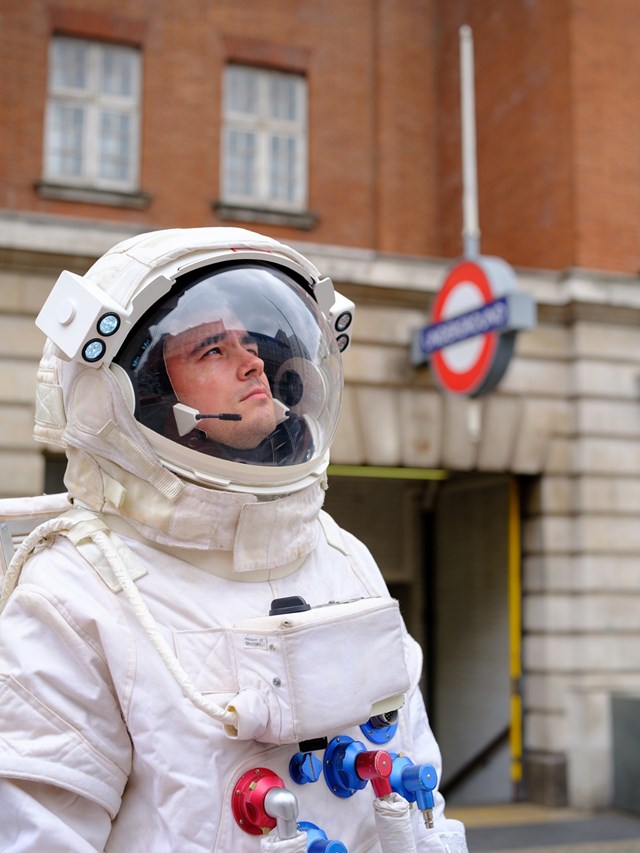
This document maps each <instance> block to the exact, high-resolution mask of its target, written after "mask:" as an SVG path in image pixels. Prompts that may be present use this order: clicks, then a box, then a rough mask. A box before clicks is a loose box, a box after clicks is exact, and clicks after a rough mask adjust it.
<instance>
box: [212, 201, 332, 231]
mask: <svg viewBox="0 0 640 853" xmlns="http://www.w3.org/2000/svg"><path fill="white" fill-rule="evenodd" d="M211 207H212V209H213V210H214V211H215V213H216V215H217V216H219V217H220V219H228V220H231V221H233V222H264V223H266V224H267V225H285V226H288V227H289V228H301V229H303V230H305V231H311V229H312V228H315V227H316V225H317V224H318V216H317V214H315V213H311V212H309V211H306V212H304V213H295V212H292V211H287V210H271V209H269V208H265V207H250V206H248V205H240V204H228V203H226V202H224V201H213V202H211Z"/></svg>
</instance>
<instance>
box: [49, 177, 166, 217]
mask: <svg viewBox="0 0 640 853" xmlns="http://www.w3.org/2000/svg"><path fill="white" fill-rule="evenodd" d="M35 189H36V192H37V193H38V195H39V196H40V198H46V199H55V200H57V201H79V202H85V203H87V204H105V205H109V206H110V207H130V208H135V209H136V210H142V209H143V208H145V207H148V205H149V203H150V201H151V196H150V195H149V194H148V193H144V192H133V193H132V192H120V191H118V190H100V189H96V188H95V187H75V186H73V185H71V184H52V183H49V182H48V181H38V182H37V183H36V184H35Z"/></svg>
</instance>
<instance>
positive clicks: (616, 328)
mask: <svg viewBox="0 0 640 853" xmlns="http://www.w3.org/2000/svg"><path fill="white" fill-rule="evenodd" d="M463 24H468V25H470V26H471V28H472V30H473V37H474V45H475V72H476V77H475V80H476V86H475V94H476V116H477V166H478V190H479V209H480V227H481V249H482V252H483V253H484V254H487V255H497V256H499V257H502V258H504V259H506V260H507V261H508V262H509V263H510V264H511V265H512V266H513V267H514V268H515V269H516V270H517V274H518V281H519V284H520V286H521V287H522V289H524V290H526V291H528V292H529V293H530V294H531V295H532V296H533V297H534V298H535V300H536V302H537V306H538V325H537V327H536V328H535V329H534V330H532V331H530V332H527V333H523V334H521V335H520V336H519V337H518V343H517V347H516V352H515V358H514V359H513V361H512V363H511V365H510V367H509V370H508V372H507V374H506V377H505V379H504V380H503V382H502V383H501V385H500V387H499V388H498V389H497V390H496V391H494V392H493V393H492V394H489V395H487V397H485V398H482V399H481V400H480V401H469V400H467V399H466V398H459V397H455V396H451V395H448V394H446V393H444V392H442V391H441V390H440V389H439V388H438V387H436V385H435V383H434V381H433V378H432V376H431V374H430V372H429V370H428V368H426V367H421V368H415V367H413V366H412V364H411V362H410V358H409V350H410V341H411V336H412V331H413V330H414V329H415V328H417V327H419V326H421V325H423V324H424V323H425V322H426V318H427V307H428V305H429V303H430V302H431V300H432V297H433V295H434V293H435V292H436V290H437V288H438V286H439V284H440V282H441V281H442V278H443V275H444V271H445V266H446V265H447V264H448V263H449V262H450V261H451V260H452V259H454V258H456V257H457V256H459V255H460V254H461V252H462V237H461V229H462V213H461V197H462V181H461V166H460V161H461V141H460V140H461V128H460V71H459V27H460V26H461V25H463ZM639 32H640V7H638V5H637V3H636V2H634V0H612V2H611V3H609V4H602V3H601V2H598V0H539V2H531V0H476V2H471V0H376V2H365V0H350V2H348V3H346V2H344V0H325V2H322V3H320V2H314V0H299V2H295V3H294V2H291V0H272V2H270V3H268V4H265V3H263V2H258V0H233V2H232V0H217V2H208V0H190V2H189V3H186V4H181V5H180V6H179V8H178V6H177V5H176V4H175V3H171V2H168V0H155V2H153V3H152V2H150V0H129V2H127V3H126V4H122V3H116V2H114V0H51V2H49V0H21V2H18V1H17V0H5V2H3V3H2V6H1V7H0V115H1V116H2V131H3V132H2V133H1V134H0V377H1V378H0V492H1V493H2V494H3V495H6V496H10V495H15V494H33V493H37V492H39V491H41V490H42V489H43V488H46V489H50V488H51V487H52V486H53V487H59V486H60V479H59V469H60V466H61V460H60V457H59V456H56V455H55V454H52V453H50V452H46V451H47V449H46V448H45V452H43V448H41V447H39V446H36V445H35V444H34V443H33V441H32V439H31V423H32V418H33V393H34V391H33V389H34V376H35V369H36V364H37V360H38V357H39V353H40V351H41V348H42V338H41V336H40V334H39V333H38V332H37V331H36V330H35V328H34V325H33V318H34V316H35V314H36V313H37V311H38V310H39V307H40V306H41V304H42V302H43V301H44V298H45V297H46V294H47V293H48V291H49V290H50V288H51V286H52V284H53V282H54V281H55V278H56V276H57V274H58V273H59V272H60V270H61V269H63V268H67V269H72V270H74V271H76V272H80V273H82V272H83V271H84V270H86V269H87V268H88V266H89V265H90V264H91V262H92V261H93V260H94V259H95V257H97V256H98V255H100V254H102V252H103V251H105V250H106V249H107V248H109V247H110V246H111V245H113V244H114V243H115V242H117V241H118V240H119V239H121V238H123V237H126V236H129V235H131V234H133V233H136V232H141V231H146V230H154V229H159V228H167V227H175V226H184V227H189V226H201V225H229V224H240V225H243V226H246V227H249V228H253V229H255V230H259V231H260V230H262V231H265V232H267V233H269V234H271V235H272V236H274V237H276V238H280V239H283V240H285V241H291V242H293V243H294V244H295V245H296V246H297V247H299V248H301V249H302V250H303V251H306V252H307V253H308V254H309V255H310V257H311V258H312V260H314V262H315V263H316V264H317V265H318V267H319V268H321V269H322V270H323V272H326V273H328V274H330V275H331V276H332V278H333V279H334V281H335V282H336V284H337V285H338V286H339V288H340V290H341V291H343V292H344V293H345V294H346V295H347V296H350V297H351V298H353V299H354V300H355V301H356V302H357V303H358V321H357V325H356V329H355V337H354V342H353V346H352V348H351V350H350V351H349V353H348V354H347V356H346V357H345V373H346V394H345V405H344V414H343V418H342V423H341V427H340V431H339V434H338V437H337V439H336V443H335V447H334V452H333V457H332V458H333V462H334V469H333V476H332V479H331V483H332V486H331V489H330V490H329V492H328V496H327V505H328V507H329V508H330V509H331V510H332V511H333V512H334V513H335V514H336V515H337V516H338V517H339V518H340V520H342V521H344V522H345V526H348V527H350V528H351V529H354V531H355V532H356V533H358V534H359V535H361V536H362V537H363V538H364V539H365V540H366V541H367V542H368V543H369V544H370V546H371V548H372V550H373V551H374V553H375V554H376V556H377V558H378V560H379V562H380V563H381V566H382V568H383V570H384V572H385V575H386V576H387V579H388V580H389V583H390V585H391V587H392V589H393V591H394V592H395V593H396V594H397V595H398V597H399V598H400V600H401V602H402V604H403V607H404V609H405V614H406V616H407V621H408V622H409V624H410V626H411V628H412V630H413V631H414V633H415V634H416V635H417V636H418V637H419V638H420V639H422V640H423V643H424V647H425V652H426V665H427V666H426V669H427V681H426V691H427V698H428V701H429V708H430V713H431V715H432V718H433V721H434V727H435V729H436V732H437V734H438V737H439V739H440V742H441V744H442V747H443V752H444V759H445V767H446V768H447V770H446V775H445V777H444V782H445V788H446V787H447V785H448V786H449V789H450V797H451V800H452V802H456V801H458V802H482V801H487V800H493V801H499V800H501V799H502V800H504V799H508V798H510V797H511V796H522V795H527V796H530V797H531V798H533V799H538V800H542V801H545V802H564V801H565V800H567V799H568V800H569V802H571V803H573V804H575V805H583V806H593V805H610V804H611V802H612V799H613V797H614V790H615V785H614V779H615V778H617V777H616V774H617V773H619V772H621V771H620V768H619V767H618V766H617V765H616V760H615V758H614V756H615V755H619V754H620V749H619V743H618V741H619V739H620V738H623V737H624V733H620V732H616V731H615V730H614V729H612V726H611V719H612V713H613V712H612V708H613V707H614V698H615V696H616V695H617V694H619V693H622V694H625V695H628V696H631V697H633V696H635V695H636V693H637V691H639V690H640V652H639V651H638V649H639V648H640V642H638V641H639V639H640V638H639V636H638V630H639V629H638V625H639V624H640V594H639V592H638V590H639V589H640V568H639V567H640V540H639V539H638V536H637V531H636V528H637V522H636V517H637V513H638V512H639V511H640V415H639V414H638V408H637V407H638V402H637V399H638V391H637V388H638V386H637V380H638V375H639V374H640V345H639V343H638V341H639V334H640V330H639V328H638V326H639V325H640V290H639V281H638V270H640V240H639V239H638V237H639V234H638V229H639V225H638V223H639V222H640V158H638V156H637V140H638V138H640V132H639V131H640V101H638V99H637V97H636V93H635V89H636V85H635V82H636V80H637V79H638V77H639V76H640V68H638V66H639V65H640V56H639V54H638V51H637V50H634V47H635V40H636V35H637V34H638V33H639ZM520 525H521V526H522V538H521V539H520V536H519V528H520ZM520 585H521V586H520ZM520 670H522V672H521V671H520ZM520 676H522V677H520ZM616 738H618V741H617V740H616ZM521 741H523V746H524V756H522V754H521V753H522V749H521V745H522V744H521ZM523 757H524V764H525V769H526V770H527V771H528V772H527V773H526V774H525V775H526V781H527V784H526V786H524V787H523V785H522V784H521V764H522V760H521V759H522V758H523ZM594 761H598V762H601V763H600V764H599V766H600V767H604V770H603V777H604V778H606V780H607V781H606V783H604V784H602V777H600V776H598V778H595V776H596V774H589V773H586V772H585V768H588V767H590V766H592V764H593V762H594ZM602 762H603V763H602ZM514 792H515V793H514Z"/></svg>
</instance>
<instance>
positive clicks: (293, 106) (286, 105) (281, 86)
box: [269, 74, 298, 121]
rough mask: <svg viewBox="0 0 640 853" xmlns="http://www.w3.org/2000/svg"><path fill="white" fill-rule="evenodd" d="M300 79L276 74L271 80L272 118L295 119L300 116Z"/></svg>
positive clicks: (270, 111)
mask: <svg viewBox="0 0 640 853" xmlns="http://www.w3.org/2000/svg"><path fill="white" fill-rule="evenodd" d="M297 83H298V79H297V78H293V77H284V76H283V75H281V74H277V75H276V74H274V75H273V76H272V77H271V79H270V80H269V115H270V116H271V117H272V118H278V119H286V120H288V121H295V120H296V119H297V118H298V114H297V113H298V104H297V98H296V94H297V88H298V87H297Z"/></svg>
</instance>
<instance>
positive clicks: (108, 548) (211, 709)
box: [91, 530, 238, 729]
mask: <svg viewBox="0 0 640 853" xmlns="http://www.w3.org/2000/svg"><path fill="white" fill-rule="evenodd" d="M91 539H92V541H93V542H94V543H95V544H96V545H97V547H98V548H99V549H100V551H101V552H102V554H103V555H104V557H105V559H106V560H107V562H108V563H109V566H110V567H111V569H112V570H113V573H114V575H115V576H116V578H117V580H118V583H119V584H120V586H121V587H122V591H123V592H124V594H125V596H126V597H127V600H128V602H129V604H130V605H131V607H132V608H133V612H134V614H135V616H136V618H137V619H138V621H139V622H140V624H141V625H142V627H143V628H144V630H145V632H146V634H147V636H148V637H149V639H150V640H151V642H152V643H153V645H154V646H155V648H156V650H157V652H158V654H159V655H160V657H161V658H162V661H163V663H164V665H165V666H166V667H167V669H168V670H169V672H170V673H171V675H172V676H173V679H174V680H175V682H176V683H177V684H178V686H179V687H180V689H181V690H182V692H183V694H184V695H185V696H186V698H187V699H189V701H191V702H192V703H193V704H194V705H195V706H196V707H198V708H200V709H201V710H202V711H204V712H205V713H206V714H208V715H209V716H210V717H213V719H214V720H218V721H219V722H221V723H222V724H223V725H225V726H228V727H230V728H232V729H237V726H238V718H237V715H236V714H234V713H233V712H231V711H225V710H224V708H221V707H220V706H219V705H216V704H215V703H214V702H211V701H210V700H209V699H207V697H206V696H204V695H203V694H202V693H201V692H200V691H199V690H198V689H197V688H196V687H195V685H194V684H193V682H192V681H191V679H190V678H189V676H188V675H187V673H186V672H185V671H184V669H183V668H182V667H181V666H180V663H179V662H178V659H177V658H176V656H175V655H174V654H173V652H172V651H171V648H170V647H169V645H168V643H167V641H166V640H165V639H164V637H163V636H162V634H161V633H160V631H159V630H158V626H157V625H156V623H155V620H154V618H153V616H152V615H151V613H150V612H149V609H148V607H147V605H146V604H145V603H144V601H143V599H142V596H141V595H140V593H139V592H138V589H137V587H136V585H135V583H134V582H133V580H132V579H131V577H130V575H129V573H128V572H127V569H126V567H125V565H124V563H123V561H122V557H121V556H120V555H119V554H118V551H117V549H116V548H115V547H114V545H113V543H112V542H111V539H110V538H109V536H107V534H106V533H104V531H102V530H96V531H94V532H93V533H91Z"/></svg>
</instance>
